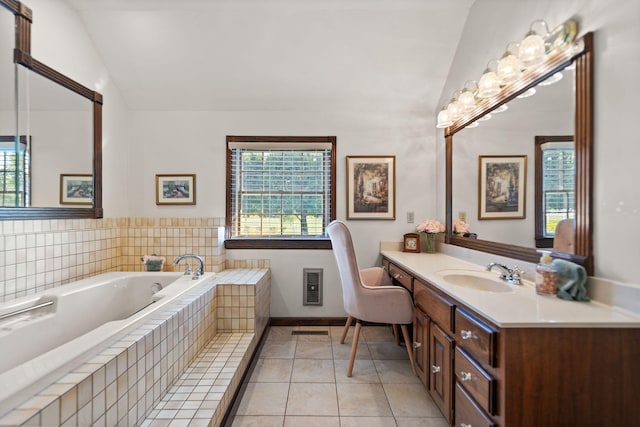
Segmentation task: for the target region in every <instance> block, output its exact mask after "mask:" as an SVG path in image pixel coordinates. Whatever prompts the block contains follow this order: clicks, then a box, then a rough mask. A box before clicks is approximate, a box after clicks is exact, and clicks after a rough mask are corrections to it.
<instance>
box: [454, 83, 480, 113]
mask: <svg viewBox="0 0 640 427" xmlns="http://www.w3.org/2000/svg"><path fill="white" fill-rule="evenodd" d="M477 91H478V84H477V83H476V82H475V81H474V80H468V81H467V82H466V83H465V84H464V89H462V93H461V94H460V96H459V97H458V105H459V106H460V108H462V113H463V114H466V113H469V112H471V110H473V109H474V108H475V107H476V92H477Z"/></svg>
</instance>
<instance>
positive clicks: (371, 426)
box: [340, 417, 396, 427]
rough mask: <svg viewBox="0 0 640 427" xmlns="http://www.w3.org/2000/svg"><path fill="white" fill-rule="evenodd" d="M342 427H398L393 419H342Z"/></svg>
mask: <svg viewBox="0 0 640 427" xmlns="http://www.w3.org/2000/svg"><path fill="white" fill-rule="evenodd" d="M340 427H396V422H395V420H394V419H393V417H340Z"/></svg>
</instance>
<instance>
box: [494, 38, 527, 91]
mask: <svg viewBox="0 0 640 427" xmlns="http://www.w3.org/2000/svg"><path fill="white" fill-rule="evenodd" d="M519 49H520V45H519V44H518V43H514V42H512V43H509V44H508V45H507V49H506V50H505V52H504V54H503V55H502V58H500V61H498V70H497V73H498V79H500V84H501V85H506V84H509V83H512V82H514V81H516V80H518V79H519V78H520V75H521V74H522V63H521V62H520V59H519V58H518V51H519Z"/></svg>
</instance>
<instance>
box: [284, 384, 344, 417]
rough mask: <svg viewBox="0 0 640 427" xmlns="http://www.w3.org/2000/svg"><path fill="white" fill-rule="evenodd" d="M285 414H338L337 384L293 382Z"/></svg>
mask: <svg viewBox="0 0 640 427" xmlns="http://www.w3.org/2000/svg"><path fill="white" fill-rule="evenodd" d="M285 415H287V416H289V415H326V416H337V415H338V398H337V396H336V385H335V384H333V383H291V386H290V388H289V399H288V400H287V411H286V414H285Z"/></svg>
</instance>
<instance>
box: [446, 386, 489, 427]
mask: <svg viewBox="0 0 640 427" xmlns="http://www.w3.org/2000/svg"><path fill="white" fill-rule="evenodd" d="M455 393H456V404H455V405H456V406H455V422H456V423H455V425H456V427H495V426H496V424H495V423H494V422H493V421H492V420H491V418H489V417H488V416H487V415H486V414H485V413H484V412H482V409H480V408H479V407H478V406H477V405H476V404H475V402H474V401H473V400H472V399H471V398H470V397H469V395H468V394H467V393H466V392H465V391H464V389H463V388H462V387H460V384H456V391H455Z"/></svg>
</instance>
